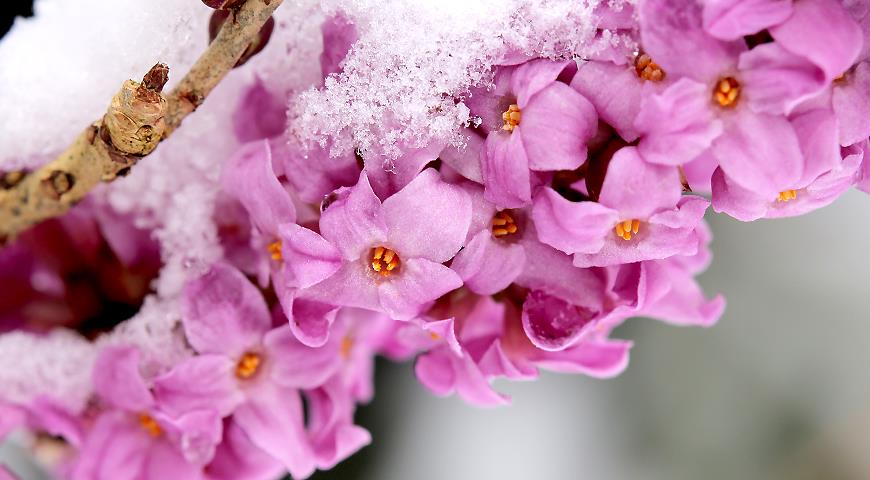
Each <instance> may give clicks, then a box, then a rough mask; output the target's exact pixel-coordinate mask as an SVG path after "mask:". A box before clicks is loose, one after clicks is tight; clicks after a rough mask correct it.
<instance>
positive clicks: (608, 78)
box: [523, 61, 652, 142]
mask: <svg viewBox="0 0 870 480" xmlns="http://www.w3.org/2000/svg"><path fill="white" fill-rule="evenodd" d="M651 85H652V82H644V81H642V80H641V79H640V78H639V77H638V76H637V74H636V73H635V72H634V71H633V70H632V69H631V68H629V67H627V66H625V65H616V64H613V63H610V62H596V61H590V62H585V63H583V64H581V65H580V66H579V68H578V70H577V74H576V75H574V78H573V79H572V80H571V87H572V88H574V89H575V90H577V91H578V92H580V93H581V94H582V95H583V96H584V97H585V98H586V99H587V100H589V102H591V103H592V105H593V106H595V111H596V112H598V116H599V117H601V120H603V121H604V122H605V123H607V124H608V125H610V126H612V127H613V128H614V129H615V130H616V132H617V133H619V136H620V137H622V139H623V140H625V141H626V142H633V141H635V140H636V139H637V137H638V133H637V130H635V128H634V119H635V117H637V113H638V111H639V110H640V104H641V98H642V96H643V94H644V92H645V91H647V90H650V89H651V88H652V87H651ZM523 118H525V112H523Z"/></svg>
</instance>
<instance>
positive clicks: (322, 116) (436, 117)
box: [291, 0, 602, 160]
mask: <svg viewBox="0 0 870 480" xmlns="http://www.w3.org/2000/svg"><path fill="white" fill-rule="evenodd" d="M324 3H325V4H326V6H327V9H328V10H332V11H340V12H342V13H343V14H344V15H345V16H346V17H348V18H349V19H351V20H352V21H353V22H354V23H355V24H356V26H357V28H358V30H359V33H360V38H359V41H358V42H357V43H356V44H354V46H353V48H352V49H351V51H350V52H349V54H348V57H347V59H346V60H345V64H344V71H343V72H342V73H340V74H338V75H333V76H330V77H329V78H327V79H326V82H325V83H326V84H325V88H323V89H320V90H316V91H308V92H305V93H303V94H301V95H300V96H299V98H298V99H297V101H296V102H295V103H294V104H293V105H291V111H292V113H293V114H295V116H296V118H295V122H294V123H291V129H292V131H291V133H292V134H293V135H295V136H296V137H298V138H302V139H310V138H316V139H318V141H319V142H320V144H321V145H325V141H326V138H327V137H328V138H331V139H332V140H333V142H334V143H333V152H335V153H338V152H340V151H349V150H351V149H353V148H359V149H360V150H361V151H362V152H365V155H372V154H375V155H384V156H386V158H387V159H388V160H389V159H395V158H397V157H398V156H399V155H400V154H401V152H400V148H401V147H405V148H417V147H423V146H426V145H429V144H430V143H431V142H433V141H434V142H439V143H451V144H454V145H460V144H462V143H463V139H462V137H461V136H460V135H459V131H460V127H461V126H462V125H463V124H467V123H469V122H476V121H477V120H474V119H472V118H470V115H469V110H468V108H466V106H465V105H464V104H463V103H461V102H460V103H457V102H456V101H455V100H454V98H463V97H464V96H466V95H468V94H469V88H470V87H472V86H486V85H488V83H489V82H490V81H491V75H492V71H491V67H492V66H493V65H496V64H498V63H502V62H505V61H510V60H511V59H514V60H516V59H517V58H518V57H519V56H521V55H525V56H528V57H534V56H543V57H550V58H581V57H585V56H588V55H591V54H593V53H594V52H595V51H597V50H598V49H599V48H600V47H601V46H602V45H601V44H600V43H599V42H598V41H596V34H599V33H600V32H599V30H598V29H597V25H596V20H595V17H594V16H593V15H592V12H593V10H594V8H595V6H596V4H597V2H594V1H591V2H578V1H576V0H540V1H536V2H528V1H525V0H508V1H504V0H482V1H476V2H460V1H453V2H446V4H444V2H426V1H423V0H418V1H410V2H409V1H406V0H392V1H386V2H384V1H379V0H348V1H340V0H332V1H325V2H324ZM347 133H350V135H347Z"/></svg>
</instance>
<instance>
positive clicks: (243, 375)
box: [236, 352, 262, 380]
mask: <svg viewBox="0 0 870 480" xmlns="http://www.w3.org/2000/svg"><path fill="white" fill-rule="evenodd" d="M261 362H262V359H261V358H260V355H258V354H256V353H252V352H246V353H245V354H244V355H242V358H240V359H239V363H238V364H236V377H238V378H240V379H242V380H245V379H248V378H251V377H253V376H254V375H256V373H257V371H258V370H259V369H260V363H261Z"/></svg>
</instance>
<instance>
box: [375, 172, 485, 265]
mask: <svg viewBox="0 0 870 480" xmlns="http://www.w3.org/2000/svg"><path fill="white" fill-rule="evenodd" d="M382 212H383V217H384V221H385V222H386V224H387V228H388V229H389V244H388V246H389V247H390V248H393V249H394V250H395V251H396V253H398V254H399V257H400V259H401V261H402V262H405V260H406V259H410V258H414V257H422V258H427V259H429V260H432V261H433V262H438V263H441V262H446V261H447V260H450V259H451V258H453V256H454V255H456V252H458V251H459V249H460V248H462V245H463V244H464V243H465V236H466V234H467V233H468V227H469V225H470V223H471V199H470V198H469V197H468V194H466V193H465V191H463V189H462V188H460V187H457V186H455V185H450V184H448V183H445V182H444V181H442V180H441V178H440V176H439V174H438V172H437V171H436V170H434V169H427V170H426V171H424V172H423V173H421V174H420V175H418V176H417V178H415V179H414V180H413V181H412V182H411V183H409V184H408V185H407V186H406V187H405V188H403V189H402V190H401V191H400V192H398V193H396V194H395V195H393V196H391V197H390V198H388V199H386V200H385V201H384V205H383V208H382Z"/></svg>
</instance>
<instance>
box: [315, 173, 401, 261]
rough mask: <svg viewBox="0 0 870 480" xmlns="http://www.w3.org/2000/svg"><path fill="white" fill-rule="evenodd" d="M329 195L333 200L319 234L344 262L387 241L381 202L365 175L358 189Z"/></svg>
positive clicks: (326, 210) (322, 215)
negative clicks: (328, 242)
mask: <svg viewBox="0 0 870 480" xmlns="http://www.w3.org/2000/svg"><path fill="white" fill-rule="evenodd" d="M330 195H331V196H334V200H333V201H332V202H330V203H329V204H328V205H326V206H324V207H323V213H322V214H321V216H320V234H321V235H323V237H324V238H326V239H327V240H329V241H330V242H331V243H332V244H333V245H335V246H336V248H338V249H339V250H340V251H341V254H342V255H343V256H344V258H345V259H347V260H356V259H357V258H359V257H360V255H362V254H363V253H364V252H366V251H368V249H369V248H372V247H375V246H377V245H378V244H380V243H381V242H383V241H384V240H385V239H386V236H387V226H386V223H384V221H383V219H382V217H381V200H380V199H379V198H378V197H377V195H375V192H374V191H373V190H372V186H371V184H369V179H368V177H367V176H366V174H365V173H362V174H360V177H359V182H357V184H356V185H355V186H353V187H350V188H340V189H338V190H336V191H335V192H333V193H332V194H330Z"/></svg>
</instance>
